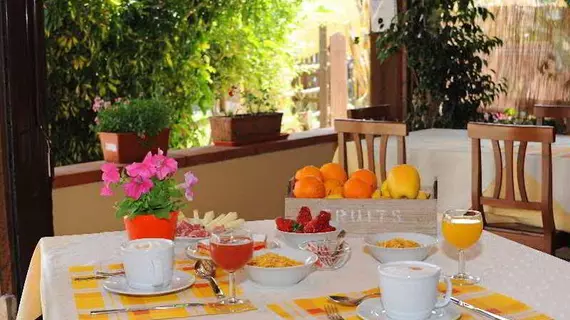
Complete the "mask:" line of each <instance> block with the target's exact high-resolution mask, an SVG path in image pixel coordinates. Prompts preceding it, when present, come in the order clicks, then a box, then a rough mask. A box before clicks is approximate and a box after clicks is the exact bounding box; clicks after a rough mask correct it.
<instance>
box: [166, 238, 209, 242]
mask: <svg viewBox="0 0 570 320" xmlns="http://www.w3.org/2000/svg"><path fill="white" fill-rule="evenodd" d="M209 238H210V237H200V238H195V237H175V238H174V241H177V240H178V241H184V242H189V243H194V242H198V241H201V240H206V239H209Z"/></svg>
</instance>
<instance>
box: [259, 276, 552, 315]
mask: <svg viewBox="0 0 570 320" xmlns="http://www.w3.org/2000/svg"><path fill="white" fill-rule="evenodd" d="M444 289H445V288H444V286H443V284H442V285H441V286H440V290H441V291H444ZM374 292H378V289H377V288H375V289H370V290H366V291H362V292H352V293H348V294H346V293H337V295H346V296H353V297H357V296H361V295H363V294H369V293H374ZM453 296H455V297H457V298H458V299H460V300H463V301H465V302H467V303H469V304H472V305H474V306H476V307H479V308H481V309H485V310H488V311H490V312H493V313H495V314H498V315H502V316H505V317H508V318H509V319H512V320H552V319H553V318H550V317H548V316H547V315H544V314H541V313H540V312H538V311H536V310H533V309H532V308H531V307H529V306H528V305H526V304H524V303H522V302H520V301H517V300H515V299H513V298H510V297H508V296H505V295H502V294H500V293H495V292H492V291H489V290H487V289H485V288H483V287H480V286H465V287H454V288H453ZM328 303H330V301H329V300H328V299H327V298H326V296H323V297H316V298H304V299H295V300H292V301H288V302H283V303H275V304H269V305H267V308H268V309H269V310H271V311H273V312H274V313H275V314H277V315H278V316H279V317H281V318H282V319H303V318H310V319H327V317H326V313H325V310H324V306H325V304H328ZM336 306H337V307H338V309H339V312H340V314H341V315H342V316H343V317H344V318H345V319H347V320H359V319H360V317H358V316H357V315H356V308H355V307H345V306H340V305H336ZM456 308H458V310H461V312H462V315H461V320H470V319H481V318H480V316H475V315H474V314H471V313H470V312H468V311H466V309H462V308H460V307H457V306H456Z"/></svg>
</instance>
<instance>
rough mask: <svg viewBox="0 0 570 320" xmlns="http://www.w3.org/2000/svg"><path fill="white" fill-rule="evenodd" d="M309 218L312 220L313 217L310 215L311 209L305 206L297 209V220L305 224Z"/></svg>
mask: <svg viewBox="0 0 570 320" xmlns="http://www.w3.org/2000/svg"><path fill="white" fill-rule="evenodd" d="M311 220H313V217H312V216H311V209H309V208H307V207H301V210H299V214H298V215H297V222H298V223H300V224H302V225H305V224H307V223H309V221H311Z"/></svg>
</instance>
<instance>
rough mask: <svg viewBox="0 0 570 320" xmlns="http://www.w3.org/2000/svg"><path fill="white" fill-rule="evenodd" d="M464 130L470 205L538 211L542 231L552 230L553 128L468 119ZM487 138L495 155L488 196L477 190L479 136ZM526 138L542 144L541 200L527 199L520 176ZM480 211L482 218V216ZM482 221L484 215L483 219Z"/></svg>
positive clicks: (550, 231)
mask: <svg viewBox="0 0 570 320" xmlns="http://www.w3.org/2000/svg"><path fill="white" fill-rule="evenodd" d="M467 133H468V135H469V138H471V167H472V169H471V172H472V176H471V203H472V206H473V208H474V209H476V210H479V211H481V212H482V211H483V205H489V206H493V207H502V208H515V209H527V210H539V211H542V225H543V231H544V233H545V234H546V233H548V234H551V233H553V232H554V231H555V226H554V217H553V209H552V148H551V147H552V143H553V142H554V141H555V130H554V128H553V127H547V126H541V127H539V126H515V125H501V124H487V123H469V124H468V125H467ZM482 139H486V140H491V144H492V147H493V155H494V159H495V188H494V189H493V196H492V197H484V196H483V195H482V190H481V187H482V186H481V140H482ZM500 141H503V145H504V153H505V161H504V162H505V170H506V172H505V177H506V179H505V184H506V186H505V188H506V190H505V198H504V199H501V198H500V194H501V187H502V180H503V179H502V178H503V160H502V152H501V146H500V143H499V142H500ZM515 141H517V142H519V147H518V155H517V160H516V161H517V166H516V175H517V180H518V183H517V184H518V189H519V192H520V195H521V196H520V198H521V199H520V200H517V199H515V186H514V174H515V172H514V171H515V170H514V142H515ZM529 142H539V143H541V144H542V152H541V153H542V164H541V166H542V179H541V184H542V185H541V201H540V202H531V201H529V200H528V196H527V193H526V187H525V178H524V164H525V156H526V149H527V145H528V143H529ZM484 218H485V217H484V215H483V219H484ZM483 221H484V222H485V219H484V220H483Z"/></svg>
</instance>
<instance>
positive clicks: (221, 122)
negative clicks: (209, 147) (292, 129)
mask: <svg viewBox="0 0 570 320" xmlns="http://www.w3.org/2000/svg"><path fill="white" fill-rule="evenodd" d="M237 90H238V89H237V88H235V87H234V88H232V90H231V91H230V93H229V94H230V96H232V95H234V94H236V92H237ZM242 105H243V106H244V107H245V113H240V112H239V111H237V112H234V111H231V112H228V111H225V112H224V114H223V115H220V116H212V117H210V127H211V130H212V140H213V141H214V144H215V145H226V146H239V145H246V144H252V143H257V142H263V141H271V140H279V139H283V138H285V137H287V135H286V134H281V121H282V119H283V113H281V112H277V111H276V107H275V105H274V104H273V103H272V100H271V97H270V93H269V91H268V90H260V91H258V92H254V91H244V92H243V98H242Z"/></svg>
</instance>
